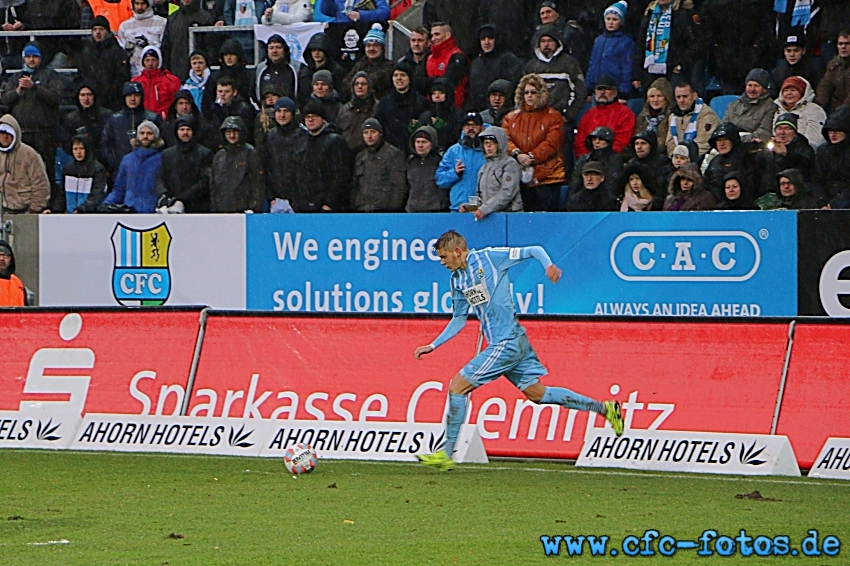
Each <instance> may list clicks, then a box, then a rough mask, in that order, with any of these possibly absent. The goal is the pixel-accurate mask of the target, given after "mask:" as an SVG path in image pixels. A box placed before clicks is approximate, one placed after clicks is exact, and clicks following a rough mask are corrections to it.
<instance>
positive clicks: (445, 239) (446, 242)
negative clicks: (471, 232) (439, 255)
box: [434, 230, 469, 252]
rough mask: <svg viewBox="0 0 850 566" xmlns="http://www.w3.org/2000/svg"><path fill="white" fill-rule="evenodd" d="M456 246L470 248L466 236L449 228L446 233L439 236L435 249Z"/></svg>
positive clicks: (446, 248)
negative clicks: (467, 245)
mask: <svg viewBox="0 0 850 566" xmlns="http://www.w3.org/2000/svg"><path fill="white" fill-rule="evenodd" d="M455 248H460V249H462V250H466V249H469V248H467V247H466V238H464V237H463V236H461V235H460V234H459V233H458V232H456V231H455V230H449V231H448V232H446V233H444V234H443V235H442V236H440V237H439V238H437V243H435V244H434V251H437V252H439V251H440V250H453V249H455Z"/></svg>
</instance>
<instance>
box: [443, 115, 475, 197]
mask: <svg viewBox="0 0 850 566" xmlns="http://www.w3.org/2000/svg"><path fill="white" fill-rule="evenodd" d="M483 129H484V121H483V120H482V119H481V116H480V115H479V114H478V113H477V112H470V113H468V114H467V115H466V117H465V118H464V120H463V130H462V131H461V136H460V141H459V142H458V143H456V144H454V145H453V146H451V147H450V148H449V149H448V150H447V151H446V153H445V154H443V159H442V160H440V166H439V167H438V168H437V175H436V180H437V185H439V186H440V187H441V188H443V189H446V190H447V191H449V203H450V204H449V208H450V209H451V210H452V211H454V212H457V211H458V210H459V209H460V205H461V204H464V203H467V202H469V197H471V196H475V195H476V194H477V191H478V170H479V169H481V167H482V166H483V165H484V153H483V152H482V151H481V140H479V139H478V135H479V134H480V133H481V131H482V130H483Z"/></svg>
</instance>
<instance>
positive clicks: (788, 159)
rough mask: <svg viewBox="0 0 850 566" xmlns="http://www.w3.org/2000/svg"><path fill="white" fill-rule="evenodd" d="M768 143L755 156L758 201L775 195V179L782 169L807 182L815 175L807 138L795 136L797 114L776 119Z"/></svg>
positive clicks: (788, 113)
mask: <svg viewBox="0 0 850 566" xmlns="http://www.w3.org/2000/svg"><path fill="white" fill-rule="evenodd" d="M770 141H771V142H772V143H771V144H768V147H767V149H763V150H761V151H759V152H758V154H757V155H756V166H757V174H758V182H757V184H756V196H757V197H760V196H762V195H764V194H766V193H769V192H776V175H777V174H778V173H779V172H780V171H783V170H785V169H797V170H798V171H800V173H801V174H802V175H803V178H804V179H805V180H807V181H808V180H810V179H812V177H813V175H814V163H815V152H814V150H813V149H812V147H811V145H810V144H809V141H808V140H807V139H806V136H804V135H803V134H801V133H798V131H797V115H796V114H792V113H790V112H787V113H785V114H781V115H779V117H778V118H777V119H776V122H775V125H774V127H773V138H772V139H771V140H770Z"/></svg>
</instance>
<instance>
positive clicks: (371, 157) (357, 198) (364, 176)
mask: <svg viewBox="0 0 850 566" xmlns="http://www.w3.org/2000/svg"><path fill="white" fill-rule="evenodd" d="M383 129H384V128H383V126H381V123H380V122H379V121H378V120H376V119H375V118H369V119H368V120H366V121H365V122H363V127H362V132H363V141H364V142H365V143H366V149H363V150H361V151H360V153H358V154H357V157H355V159H354V177H353V179H352V188H351V204H352V210H356V211H358V212H402V211H403V210H404V205H405V204H406V203H407V197H408V192H409V189H408V187H407V163H406V158H405V155H404V152H403V151H401V150H400V149H398V148H397V147H394V146H392V145H390V144H389V143H387V142H385V141H384V136H383V133H382V132H383Z"/></svg>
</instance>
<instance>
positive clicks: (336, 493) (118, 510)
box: [0, 450, 850, 566]
mask: <svg viewBox="0 0 850 566" xmlns="http://www.w3.org/2000/svg"><path fill="white" fill-rule="evenodd" d="M0 463H2V472H1V473H0V565H3V566H25V565H38V566H48V565H60V564H63V565H86V566H91V565H98V566H100V565H113V564H115V565H118V564H129V565H151V566H158V565H169V566H177V565H195V564H197V565H217V564H226V565H231V564H232V565H249V564H250V565H253V564H273V565H278V564H280V565H288V564H293V565H294V564H298V565H306V564H327V565H360V564H362V565H376V564H387V565H406V564H410V565H417V566H418V565H426V564H450V565H454V564H458V565H476V564H482V565H493V564H497V565H519V564H557V563H570V564H628V563H632V562H635V561H636V559H630V558H628V557H626V556H623V555H622V554H620V555H618V556H616V557H613V556H611V555H610V550H609V554H608V555H606V556H605V557H590V556H587V555H585V556H583V557H580V558H576V557H567V556H566V550H565V546H564V545H563V544H561V545H560V549H561V554H560V555H559V556H557V557H551V556H550V557H546V556H545V555H544V551H543V544H542V543H541V541H540V537H541V535H547V536H556V535H571V536H578V535H597V536H601V535H608V536H609V537H611V542H610V543H609V545H608V548H609V549H610V548H619V545H620V543H621V542H622V541H623V539H624V538H625V537H627V536H629V535H636V536H638V537H641V536H643V533H644V532H645V531H646V530H648V529H657V530H658V531H660V533H661V536H664V535H672V536H675V537H680V538H682V539H691V540H693V539H696V538H697V537H698V536H699V535H700V533H702V532H703V531H704V530H705V529H715V530H717V531H718V532H719V533H720V534H726V535H730V536H732V537H735V536H738V533H739V531H740V530H741V529H746V531H747V534H748V535H751V536H753V537H755V536H757V535H766V536H769V537H775V536H777V535H788V536H789V538H790V542H791V548H799V547H800V543H801V540H802V539H803V538H804V537H805V536H806V532H807V531H808V530H809V529H818V531H819V535H820V539H821V540H822V539H823V537H825V536H826V535H834V536H837V537H838V538H839V539H840V540H841V543H842V544H845V543H848V542H850V521H848V518H850V511H849V510H850V482H838V481H823V480H821V481H819V480H809V479H807V478H799V479H797V478H768V479H753V478H742V477H727V476H697V475H686V474H659V473H641V472H624V471H615V470H607V471H606V470H584V469H577V468H575V467H573V466H572V465H569V464H560V463H536V462H535V463H529V462H494V463H491V464H490V465H486V466H485V465H461V466H459V467H458V469H456V470H454V471H452V472H449V473H438V472H434V471H432V470H429V469H425V468H423V467H421V466H419V465H416V464H406V463H374V462H357V461H344V462H343V461H325V460H320V461H319V465H318V468H317V469H316V471H315V472H314V473H312V474H308V475H304V476H301V477H299V478H298V479H293V478H292V476H291V475H289V474H288V473H287V472H286V470H285V468H284V467H283V463H282V461H281V460H272V459H256V458H251V459H248V458H226V457H201V456H164V455H152V454H113V453H79V452H42V451H31V450H2V451H0ZM754 491H758V492H759V493H760V495H761V498H758V496H756V495H752V493H753V492H754ZM737 496H746V497H737ZM63 540H67V541H69V542H68V543H67V544H39V545H33V544H32V543H48V542H49V541H63ZM656 542H657V541H656ZM588 552H589V550H587V547H586V546H585V554H587V553H588ZM848 557H850V548H848V549H846V550H845V549H844V548H842V549H841V553H840V554H839V555H838V556H837V557H834V558H830V557H827V556H820V557H817V558H808V557H803V556H797V557H791V556H786V557H772V558H758V557H756V556H751V557H749V558H742V557H741V556H740V555H738V554H736V555H735V556H732V557H729V558H723V557H718V556H714V557H711V558H702V557H699V556H697V554H696V551H695V550H679V551H678V552H677V553H676V554H675V556H673V557H672V558H664V557H661V556H659V555H657V554H656V555H655V556H654V557H652V558H644V559H641V560H639V561H640V562H641V563H647V564H653V563H656V562H657V563H659V564H667V563H675V564H706V563H708V564H738V563H746V564H751V563H756V564H759V563H767V562H770V563H774V562H780V563H801V564H813V565H814V564H818V565H819V564H847V563H848V560H850V559H849V558H848Z"/></svg>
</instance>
